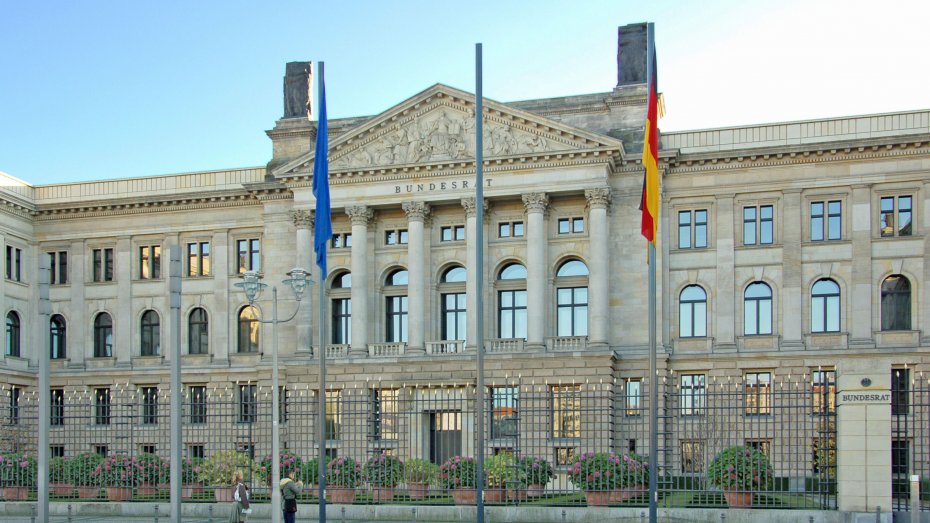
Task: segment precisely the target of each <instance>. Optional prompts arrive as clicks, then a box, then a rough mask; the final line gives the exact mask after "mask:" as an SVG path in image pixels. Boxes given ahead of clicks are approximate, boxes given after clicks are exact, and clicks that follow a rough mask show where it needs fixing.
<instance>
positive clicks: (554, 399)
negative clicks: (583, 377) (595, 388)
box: [549, 385, 581, 438]
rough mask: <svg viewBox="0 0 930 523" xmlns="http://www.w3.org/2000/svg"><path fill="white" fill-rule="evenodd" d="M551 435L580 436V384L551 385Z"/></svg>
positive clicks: (560, 436)
mask: <svg viewBox="0 0 930 523" xmlns="http://www.w3.org/2000/svg"><path fill="white" fill-rule="evenodd" d="M549 393H550V396H551V406H552V412H551V415H552V437H553V438H580V437H581V385H552V386H551V387H550V389H549Z"/></svg>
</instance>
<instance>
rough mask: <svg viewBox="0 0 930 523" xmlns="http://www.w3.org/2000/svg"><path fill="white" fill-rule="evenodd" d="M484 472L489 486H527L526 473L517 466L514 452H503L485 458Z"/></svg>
mask: <svg viewBox="0 0 930 523" xmlns="http://www.w3.org/2000/svg"><path fill="white" fill-rule="evenodd" d="M484 472H485V475H486V477H487V482H486V483H487V486H488V488H507V487H509V488H523V487H525V486H526V473H524V472H523V468H522V467H519V466H517V460H516V458H514V457H513V454H509V453H501V454H497V455H496V456H491V457H489V458H488V459H486V460H484Z"/></svg>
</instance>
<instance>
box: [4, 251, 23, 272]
mask: <svg viewBox="0 0 930 523" xmlns="http://www.w3.org/2000/svg"><path fill="white" fill-rule="evenodd" d="M6 279H8V280H13V281H23V250H22V249H18V248H16V247H12V246H10V245H7V246H6Z"/></svg>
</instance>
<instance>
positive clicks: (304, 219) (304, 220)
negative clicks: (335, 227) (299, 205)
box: [291, 209, 314, 229]
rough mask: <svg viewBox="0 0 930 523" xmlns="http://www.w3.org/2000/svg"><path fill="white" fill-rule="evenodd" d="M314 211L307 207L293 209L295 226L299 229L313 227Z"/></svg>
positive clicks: (292, 216) (292, 214)
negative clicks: (306, 208)
mask: <svg viewBox="0 0 930 523" xmlns="http://www.w3.org/2000/svg"><path fill="white" fill-rule="evenodd" d="M313 216H314V212H313V211H310V210H305V209H295V210H293V211H291V220H293V221H294V227H297V228H298V229H309V228H311V227H313Z"/></svg>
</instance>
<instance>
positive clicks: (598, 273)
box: [584, 187, 610, 348]
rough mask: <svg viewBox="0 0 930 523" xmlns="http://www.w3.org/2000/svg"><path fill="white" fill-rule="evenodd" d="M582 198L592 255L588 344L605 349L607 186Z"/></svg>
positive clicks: (589, 281) (589, 267)
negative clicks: (585, 210)
mask: <svg viewBox="0 0 930 523" xmlns="http://www.w3.org/2000/svg"><path fill="white" fill-rule="evenodd" d="M584 196H585V198H586V199H587V200H588V223H589V227H588V246H589V252H590V254H591V257H590V259H589V260H588V273H589V276H588V318H589V320H588V323H589V325H588V343H589V345H590V346H591V347H592V348H606V347H607V346H608V340H607V323H608V320H607V318H608V317H609V313H608V309H609V301H608V295H607V292H608V273H609V272H610V256H609V255H608V245H609V242H610V234H609V232H608V223H607V206H608V205H610V187H598V188H597V189H588V190H586V191H585V192H584Z"/></svg>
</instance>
